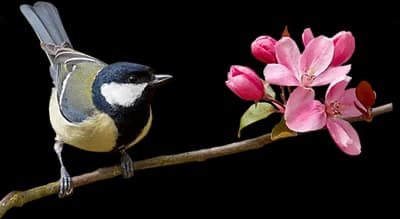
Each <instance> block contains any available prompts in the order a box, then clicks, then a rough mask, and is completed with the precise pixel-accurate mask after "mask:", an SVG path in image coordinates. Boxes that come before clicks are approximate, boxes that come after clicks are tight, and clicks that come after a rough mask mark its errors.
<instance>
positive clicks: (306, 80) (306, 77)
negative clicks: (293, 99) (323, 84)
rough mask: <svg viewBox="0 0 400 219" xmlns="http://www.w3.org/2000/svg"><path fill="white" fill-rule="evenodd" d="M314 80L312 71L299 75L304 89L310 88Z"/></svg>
mask: <svg viewBox="0 0 400 219" xmlns="http://www.w3.org/2000/svg"><path fill="white" fill-rule="evenodd" d="M314 79H315V75H314V71H312V70H311V69H310V70H308V71H307V72H305V73H304V74H302V75H301V81H302V83H303V85H304V86H305V87H310V86H311V83H312V82H313V81H314Z"/></svg>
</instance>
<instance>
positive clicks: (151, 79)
mask: <svg viewBox="0 0 400 219" xmlns="http://www.w3.org/2000/svg"><path fill="white" fill-rule="evenodd" d="M171 78H172V76H170V75H161V74H155V73H154V70H153V69H152V68H150V67H149V66H146V65H141V64H136V63H129V62H117V63H114V64H110V65H107V66H105V67H104V68H103V69H102V70H101V71H100V72H99V73H98V74H97V76H96V79H95V80H94V82H93V88H92V89H93V100H94V104H95V105H96V107H97V108H99V109H100V110H103V111H107V110H106V109H108V110H113V109H114V110H115V109H116V108H121V107H122V108H134V107H137V106H138V105H142V104H150V99H151V96H152V94H153V91H154V88H155V87H157V86H159V85H161V84H164V83H165V82H166V81H168V80H169V79H171Z"/></svg>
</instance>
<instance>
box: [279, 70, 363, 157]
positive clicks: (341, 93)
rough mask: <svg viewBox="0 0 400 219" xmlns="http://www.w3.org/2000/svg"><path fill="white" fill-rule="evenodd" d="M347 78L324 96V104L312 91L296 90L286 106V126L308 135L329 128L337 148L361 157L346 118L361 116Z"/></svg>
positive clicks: (353, 131)
mask: <svg viewBox="0 0 400 219" xmlns="http://www.w3.org/2000/svg"><path fill="white" fill-rule="evenodd" d="M350 79H351V78H350V77H348V76H346V77H344V78H342V79H340V80H337V81H334V82H332V83H331V84H330V85H329V87H328V89H327V91H326V95H325V103H321V102H319V101H318V100H315V93H314V90H313V89H312V88H305V87H297V88H296V89H295V90H293V92H292V93H291V94H290V96H289V99H288V101H287V104H286V111H285V115H284V116H285V120H286V125H287V126H288V128H290V129H291V130H293V131H296V132H307V131H313V130H318V129H322V128H324V127H325V126H326V127H327V129H328V131H329V133H330V135H331V137H332V138H333V140H334V142H335V143H336V144H337V146H338V147H339V148H340V149H341V150H342V151H343V152H344V153H346V154H349V155H358V154H360V153H361V144H360V139H359V137H358V134H357V132H356V130H355V129H354V128H353V127H352V126H351V124H350V123H349V122H348V121H346V120H344V119H343V118H344V117H353V116H360V115H361V113H360V111H359V110H357V108H356V107H355V103H358V100H357V97H356V94H355V89H354V88H351V89H347V90H345V88H346V86H347V85H348V83H349V81H350Z"/></svg>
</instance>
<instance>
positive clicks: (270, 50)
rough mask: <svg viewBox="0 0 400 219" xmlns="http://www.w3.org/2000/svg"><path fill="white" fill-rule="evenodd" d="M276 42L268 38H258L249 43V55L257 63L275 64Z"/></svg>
mask: <svg viewBox="0 0 400 219" xmlns="http://www.w3.org/2000/svg"><path fill="white" fill-rule="evenodd" d="M275 44H276V40H275V39H274V38H272V37H270V36H259V37H257V39H255V40H254V41H253V42H252V43H251V53H252V54H253V56H254V57H255V58H256V59H258V60H259V61H261V62H263V63H265V64H268V63H276V58H275Z"/></svg>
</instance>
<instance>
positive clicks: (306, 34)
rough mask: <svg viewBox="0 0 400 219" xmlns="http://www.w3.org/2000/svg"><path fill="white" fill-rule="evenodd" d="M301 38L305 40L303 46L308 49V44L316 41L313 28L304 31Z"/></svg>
mask: <svg viewBox="0 0 400 219" xmlns="http://www.w3.org/2000/svg"><path fill="white" fill-rule="evenodd" d="M301 38H302V39H303V45H304V46H305V47H306V46H307V44H308V43H309V42H310V41H311V40H312V39H314V34H313V33H312V31H311V28H306V29H304V31H303V34H302V35H301Z"/></svg>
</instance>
